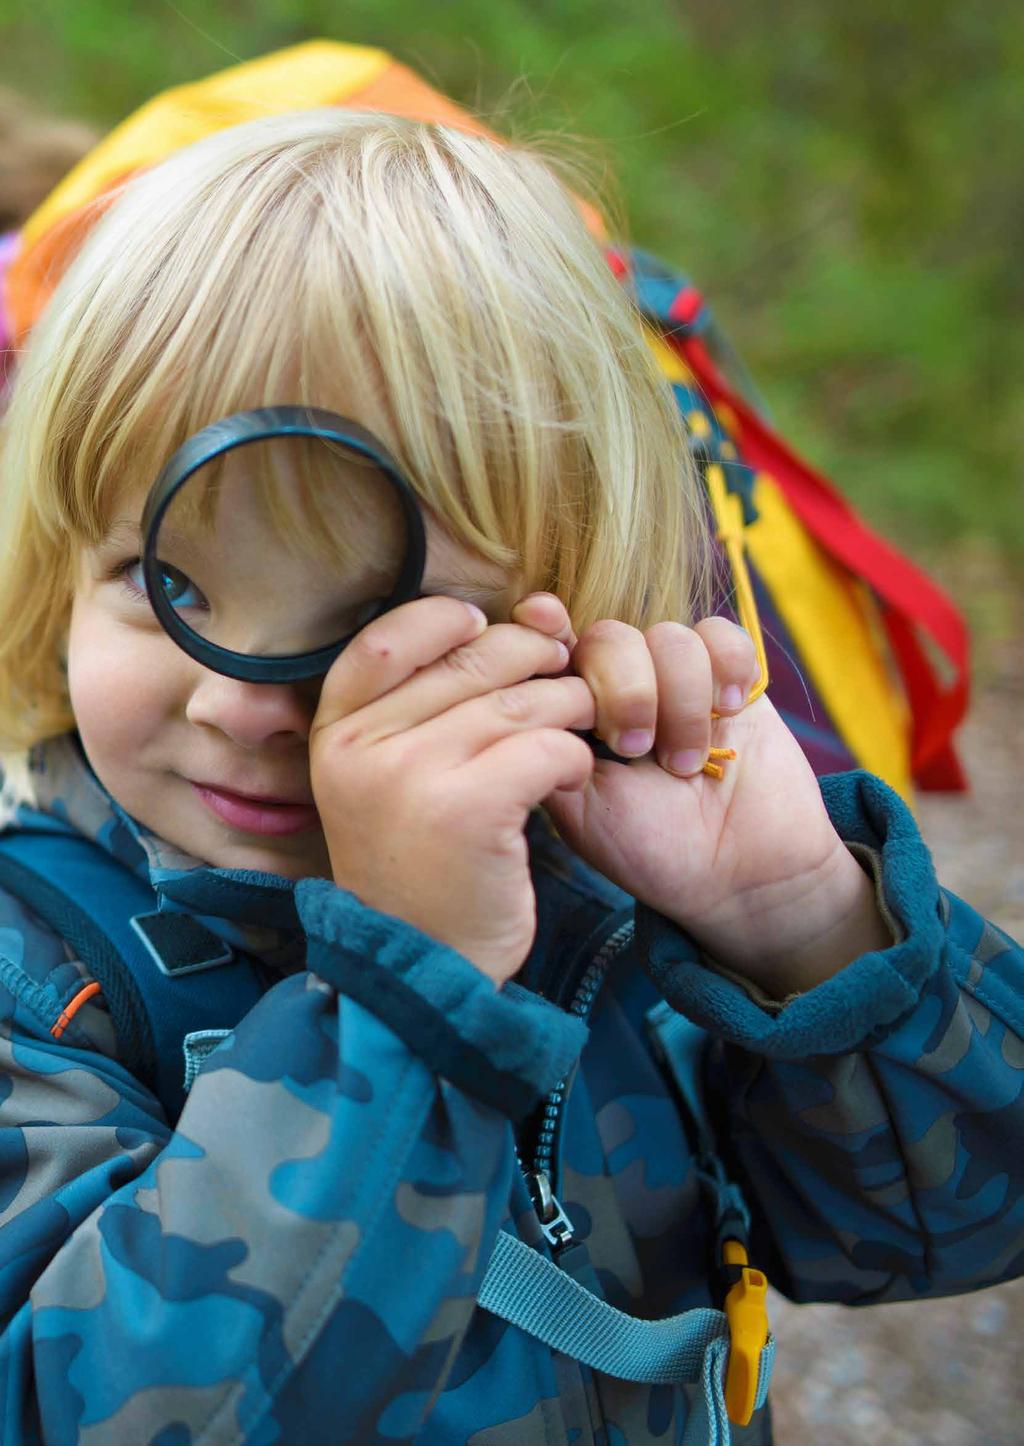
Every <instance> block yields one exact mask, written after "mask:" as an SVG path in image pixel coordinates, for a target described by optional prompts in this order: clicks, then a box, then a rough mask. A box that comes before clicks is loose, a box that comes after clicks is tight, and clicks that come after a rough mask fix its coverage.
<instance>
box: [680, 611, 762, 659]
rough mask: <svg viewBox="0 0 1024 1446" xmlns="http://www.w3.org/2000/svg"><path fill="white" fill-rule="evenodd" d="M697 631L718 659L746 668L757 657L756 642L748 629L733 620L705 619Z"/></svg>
mask: <svg viewBox="0 0 1024 1446" xmlns="http://www.w3.org/2000/svg"><path fill="white" fill-rule="evenodd" d="M695 631H696V632H697V634H698V635H699V636H700V637H701V638H702V639H703V641H704V643H705V645H706V646H707V647H708V648H709V649H711V650H712V651H713V652H714V654H715V656H716V658H721V659H722V660H723V661H728V662H733V661H735V662H738V663H739V664H740V665H741V666H743V667H746V666H747V665H748V664H749V663H750V662H751V661H752V660H753V658H754V656H755V652H756V650H755V648H754V640H753V638H752V637H751V636H750V634H749V633H748V632H747V630H746V628H742V627H740V625H739V623H734V622H733V621H732V619H731V618H704V619H703V620H702V621H701V622H699V623H698V624H697V626H696V629H695Z"/></svg>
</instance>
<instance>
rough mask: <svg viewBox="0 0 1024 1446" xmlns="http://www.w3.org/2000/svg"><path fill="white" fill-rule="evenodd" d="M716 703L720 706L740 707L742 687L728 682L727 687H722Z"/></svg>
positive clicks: (741, 703)
mask: <svg viewBox="0 0 1024 1446" xmlns="http://www.w3.org/2000/svg"><path fill="white" fill-rule="evenodd" d="M718 703H719V707H721V708H742V706H743V689H742V688H741V687H740V685H739V684H738V683H730V684H729V686H728V687H727V688H723V689H722V695H721V697H720V698H719V700H718Z"/></svg>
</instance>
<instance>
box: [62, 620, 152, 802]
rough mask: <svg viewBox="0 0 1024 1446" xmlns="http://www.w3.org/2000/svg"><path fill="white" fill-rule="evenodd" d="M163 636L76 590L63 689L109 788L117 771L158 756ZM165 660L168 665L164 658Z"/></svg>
mask: <svg viewBox="0 0 1024 1446" xmlns="http://www.w3.org/2000/svg"><path fill="white" fill-rule="evenodd" d="M168 649H169V650H170V652H171V653H175V652H176V651H177V650H176V649H175V648H174V644H173V643H171V642H170V640H169V639H167V638H164V637H163V635H162V634H160V635H159V636H158V635H156V634H155V633H151V632H149V631H145V630H143V629H140V628H134V627H130V626H126V625H125V624H124V623H123V622H121V621H119V620H117V619H116V618H115V617H114V616H111V615H110V614H109V613H108V612H106V611H105V610H104V609H103V608H102V607H101V606H100V605H98V604H97V603H96V601H95V600H93V599H91V598H89V597H88V596H85V597H76V599H75V603H74V605H73V607H72V612H71V624H70V628H69V633H68V690H69V693H70V698H71V707H72V710H73V712H74V715H75V722H76V724H77V725H78V730H79V733H80V735H81V738H82V743H83V745H84V747H85V751H86V754H87V755H88V757H89V759H90V761H91V763H92V765H93V767H94V768H95V769H96V771H97V773H98V774H99V775H100V778H101V780H102V781H103V782H104V784H105V785H106V787H107V788H108V789H110V791H111V792H113V793H114V794H115V796H116V795H117V791H118V790H117V788H116V787H114V786H113V785H114V784H115V782H116V780H117V778H118V777H119V776H122V775H125V774H128V773H130V772H132V771H133V770H134V769H135V768H138V767H139V766H140V765H142V766H145V763H146V762H147V760H148V761H149V762H151V763H155V762H157V761H158V757H157V756H158V754H159V752H160V744H161V733H162V730H163V729H164V726H165V725H166V724H167V723H168V722H169V721H170V719H171V718H173V716H174V708H175V699H174V678H175V675H176V669H175V668H174V666H173V664H174V661H175V660H174V659H173V658H168V657H167V651H168ZM168 664H170V666H168Z"/></svg>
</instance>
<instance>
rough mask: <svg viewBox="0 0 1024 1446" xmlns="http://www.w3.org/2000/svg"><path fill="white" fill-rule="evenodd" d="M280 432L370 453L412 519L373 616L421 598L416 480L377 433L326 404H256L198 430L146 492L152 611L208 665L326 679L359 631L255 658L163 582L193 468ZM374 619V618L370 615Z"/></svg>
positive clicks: (287, 678) (244, 674)
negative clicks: (208, 626) (181, 604)
mask: <svg viewBox="0 0 1024 1446" xmlns="http://www.w3.org/2000/svg"><path fill="white" fill-rule="evenodd" d="M274 437H319V438H321V439H323V440H324V441H329V442H338V443H340V444H341V445H342V446H344V447H347V448H348V449H349V450H350V451H353V452H358V453H359V454H360V455H361V456H363V457H366V458H368V459H369V460H370V461H371V462H373V463H374V464H375V465H376V466H377V467H379V468H380V470H381V471H382V472H383V473H384V474H385V476H386V477H387V478H388V480H389V481H390V482H392V483H393V484H394V487H395V489H396V490H397V492H398V496H399V500H400V501H401V504H402V511H403V514H404V517H405V524H406V549H405V559H404V561H403V564H402V570H401V572H400V573H399V575H398V579H397V581H396V583H395V586H394V589H393V590H392V592H391V594H390V596H389V597H387V598H385V599H384V601H383V602H382V603H381V605H380V607H379V608H378V609H377V611H376V612H375V613H374V614H373V617H380V615H381V614H382V613H385V612H388V611H389V610H390V609H391V608H394V607H398V605H399V604H400V603H403V602H410V601H411V600H412V599H413V598H415V597H418V596H419V593H420V585H421V583H422V581H423V568H424V565H425V561H426V555H427V540H426V532H425V530H424V527H423V516H422V513H421V512H420V508H419V503H418V502H417V500H416V494H415V492H414V491H413V489H412V486H411V485H410V483H409V481H408V479H407V478H406V477H405V475H404V474H403V472H402V471H401V469H400V468H399V466H398V463H397V462H396V461H395V459H394V457H392V455H391V453H390V452H389V451H388V450H387V448H386V447H385V446H384V445H383V444H382V443H381V442H380V441H379V440H378V438H377V437H375V436H374V435H373V433H372V432H369V431H367V429H366V428H365V427H362V426H360V425H359V423H358V422H354V421H352V419H351V418H349V417H342V416H340V415H339V414H338V413H337V412H328V411H324V410H323V409H322V408H320V407H300V406H284V405H282V406H276V407H256V408H253V409H252V410H251V411H247V412H235V413H233V414H232V415H231V416H230V417H223V418H222V419H221V420H220V421H219V422H214V423H212V424H211V425H210V426H209V427H204V428H203V429H202V431H201V432H196V433H195V434H194V435H193V436H191V437H189V439H188V441H187V442H185V443H183V445H182V446H180V447H179V448H178V450H177V451H176V452H175V453H174V455H173V456H172V457H171V458H170V459H169V460H168V462H167V463H166V464H165V466H164V467H163V469H162V471H161V472H160V475H159V476H158V477H157V479H156V481H155V482H154V483H153V486H152V487H151V488H150V491H149V496H148V497H147V498H146V506H145V508H144V510H143V513H142V534H143V538H144V545H143V556H142V574H143V577H144V579H145V583H146V592H147V593H148V594H149V601H150V604H151V606H152V608H153V611H154V612H155V613H156V615H157V618H158V619H159V620H160V624H161V626H162V627H163V629H164V631H165V632H166V633H168V634H169V636H170V637H171V638H172V639H173V640H174V642H176V643H177V645H178V646H179V647H180V648H181V649H182V650H183V651H184V652H186V653H188V655H189V657H191V658H195V660H196V661H197V662H199V663H202V664H203V665H204V667H207V668H212V669H213V671H214V672H215V673H221V674H223V675H224V676H225V677H228V678H239V679H241V680H242V681H243V682H247V683H295V682H299V681H301V680H303V679H305V678H316V677H321V676H322V675H323V674H324V673H326V672H327V670H328V669H329V668H330V666H331V664H332V663H333V662H334V660H335V658H336V657H337V656H338V654H339V653H340V652H341V651H342V650H343V649H344V648H345V647H346V645H347V644H348V643H349V642H350V641H351V640H352V638H354V637H355V632H352V633H349V634H347V635H346V636H345V637H344V638H341V639H340V640H338V641H337V642H334V643H329V644H328V645H327V646H326V647H323V648H315V649H313V650H311V651H310V652H308V653H279V654H273V653H272V654H268V655H266V656H264V657H253V656H251V655H250V654H248V653H236V652H234V651H233V650H232V649H231V648H222V647H220V646H218V644H216V643H211V642H209V641H208V640H207V639H206V638H204V637H202V636H200V634H199V633H197V632H196V631H195V629H194V628H190V627H189V625H188V623H186V622H185V621H184V620H183V619H182V617H181V616H180V614H179V613H177V612H176V611H175V609H174V608H173V607H172V605H171V603H170V602H169V601H168V598H167V594H166V592H165V591H164V589H163V587H162V586H161V585H160V583H161V574H160V567H159V562H158V559H157V551H156V548H157V539H158V537H159V534H160V524H161V523H162V521H163V519H164V515H165V514H166V512H167V509H168V507H169V506H170V505H171V503H172V501H173V500H174V498H175V496H176V495H177V493H178V492H179V491H180V490H181V488H182V487H184V485H185V483H186V482H187V481H188V480H189V478H190V477H191V476H192V475H193V473H195V472H198V471H199V469H200V467H205V466H206V464H207V463H208V462H212V461H213V460H214V458H216V457H220V456H223V455H224V453H225V452H231V451H233V450H234V449H235V448H236V447H244V446H247V445H248V444H249V443H250V442H264V441H270V440H271V439H273V438H274ZM369 621H372V619H369V618H368V619H367V622H369ZM361 626H362V627H365V626H366V624H365V623H364V624H362V625H361ZM356 631H358V629H357V630H356Z"/></svg>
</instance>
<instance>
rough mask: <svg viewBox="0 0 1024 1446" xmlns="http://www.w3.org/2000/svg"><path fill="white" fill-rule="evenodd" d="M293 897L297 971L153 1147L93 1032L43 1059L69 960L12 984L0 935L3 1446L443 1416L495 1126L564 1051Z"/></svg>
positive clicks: (308, 1437) (138, 1105)
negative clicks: (301, 956) (439, 1403)
mask: <svg viewBox="0 0 1024 1446" xmlns="http://www.w3.org/2000/svg"><path fill="white" fill-rule="evenodd" d="M296 898H297V903H298V906H299V913H300V917H301V919H302V922H303V927H304V928H305V931H306V934H307V938H308V962H309V964H310V966H311V969H310V970H309V971H304V972H302V973H300V974H296V975H293V976H291V977H289V978H286V979H283V980H282V981H281V982H280V983H278V984H276V985H275V986H274V987H273V988H272V989H271V990H270V991H269V992H268V993H267V994H266V995H265V996H264V997H263V999H262V1000H261V1001H260V1002H259V1004H258V1005H256V1007H255V1008H254V1009H252V1010H251V1011H250V1013H249V1014H248V1015H247V1016H246V1018H245V1019H244V1020H243V1021H242V1023H241V1024H240V1025H239V1027H238V1028H237V1030H236V1031H235V1032H234V1033H233V1034H232V1035H230V1036H229V1037H228V1038H227V1039H226V1040H225V1042H224V1044H223V1045H222V1046H221V1047H220V1048H219V1049H217V1050H216V1051H214V1053H213V1054H212V1055H211V1056H210V1057H209V1058H208V1060H207V1061H206V1062H205V1064H204V1065H203V1067H202V1069H201V1070H200V1072H199V1074H198V1077H197V1078H196V1081H195V1083H194V1085H193V1087H192V1090H191V1093H190V1094H189V1096H188V1099H187V1102H186V1105H185V1108H184V1111H183V1112H182V1115H181V1117H180V1120H179V1121H178V1124H177V1128H176V1129H172V1128H170V1127H169V1126H168V1124H167V1122H166V1120H165V1119H164V1118H163V1116H162V1114H161V1112H160V1107H159V1105H158V1104H157V1102H156V1100H155V1099H154V1098H153V1097H152V1096H151V1095H150V1094H148V1092H147V1091H145V1090H144V1089H143V1088H142V1087H141V1086H140V1085H139V1084H138V1082H137V1081H136V1080H135V1079H133V1078H132V1076H131V1075H130V1074H128V1073H127V1072H126V1071H125V1069H124V1068H123V1067H122V1066H121V1065H120V1064H119V1063H118V1062H117V1060H116V1059H115V1058H113V1057H112V1054H111V1053H109V1052H104V1050H103V1048H101V1047H98V1045H97V1041H98V1040H101V1039H102V1038H103V1035H104V1029H105V1028H106V1016H105V1015H102V1013H101V1011H99V1010H97V1009H95V1008H94V1006H91V1005H90V1006H89V1007H88V1008H85V1009H83V1010H82V1011H81V1013H80V1015H78V1016H76V1019H75V1020H74V1021H72V1023H71V1024H69V1025H68V1026H67V1028H66V1030H65V1032H64V1034H63V1036H62V1038H61V1039H60V1040H59V1041H58V1040H55V1039H54V1038H53V1037H52V1035H51V1033H50V1025H51V1024H52V1021H53V1019H54V1018H55V1017H56V1013H57V1008H58V1007H59V1005H60V1002H61V1001H60V999H59V998H58V996H57V994H56V993H55V988H54V980H55V979H56V980H57V981H58V982H60V980H61V979H63V977H64V976H63V975H61V967H62V968H64V969H65V970H66V968H67V961H66V960H62V966H61V967H58V968H56V969H54V970H49V971H46V970H44V971H42V974H41V975H40V973H39V972H38V971H37V972H36V975H35V977H33V971H32V970H31V968H28V967H26V962H25V960H24V959H23V958H22V957H21V955H22V953H23V948H24V945H25V943H26V940H27V937H28V936H27V935H26V934H25V933H23V932H22V933H19V931H17V930H14V929H11V928H8V929H0V951H2V953H0V1439H2V1440H3V1441H4V1442H5V1443H11V1446H13V1443H22V1442H37V1441H43V1442H47V1443H51V1442H52V1443H57V1442H59V1443H64V1442H70V1441H76V1442H82V1443H109V1442H111V1441H149V1440H151V1439H156V1438H157V1437H159V1439H161V1440H163V1439H165V1438H164V1434H163V1433H165V1432H166V1433H167V1435H166V1439H167V1440H170V1439H172V1437H173V1439H175V1440H177V1439H179V1435H180V1438H181V1439H182V1440H184V1439H186V1438H187V1439H189V1440H191V1439H193V1438H196V1439H198V1437H199V1436H200V1435H201V1436H202V1439H203V1440H210V1441H214V1440H216V1441H237V1440H242V1439H245V1440H249V1439H252V1440H268V1441H269V1440H284V1441H303V1442H310V1443H316V1442H319V1441H326V1440H328V1439H330V1440H342V1441H355V1440H369V1439H371V1438H372V1439H376V1438H377V1436H378V1435H381V1436H386V1437H388V1438H392V1437H394V1438H398V1439H407V1438H409V1437H412V1436H413V1435H414V1434H415V1432H416V1430H417V1427H418V1424H419V1422H420V1421H421V1420H422V1418H423V1416H424V1415H425V1413H426V1411H427V1409H428V1407H429V1403H430V1402H431V1400H432V1399H433V1397H434V1394H435V1393H436V1392H437V1391H438V1390H440V1389H441V1387H442V1385H443V1383H444V1379H445V1376H446V1374H447V1372H448V1370H449V1369H450V1367H451V1364H452V1361H453V1359H454V1356H455V1354H456V1351H457V1348H458V1344H459V1342H460V1340H461V1338H462V1336H463V1334H464V1332H465V1329H466V1326H467V1324H468V1322H469V1318H470V1316H471V1314H472V1311H473V1309H474V1305H475V1297H476V1291H477V1287H478V1285H479V1283H480V1280H481V1277H482V1275H483V1272H484V1270H485V1268H486V1265H487V1261H488V1257H489V1255H490V1250H491V1247H492V1244H493V1242H494V1239H495V1237H496V1234H497V1232H498V1230H499V1228H500V1227H501V1225H502V1224H503V1222H504V1220H505V1217H506V1215H507V1212H508V1198H509V1181H510V1174H511V1171H512V1170H513V1169H514V1168H515V1156H514V1148H513V1140H512V1130H511V1125H510V1118H511V1117H514V1116H515V1115H517V1114H520V1113H522V1112H524V1111H525V1110H527V1109H529V1108H530V1107H531V1106H532V1104H533V1103H534V1101H535V1100H536V1099H537V1098H538V1097H539V1095H540V1094H542V1093H543V1092H544V1091H546V1090H547V1089H549V1088H551V1087H552V1086H553V1085H554V1083H555V1082H556V1081H557V1080H558V1079H559V1078H561V1077H562V1075H563V1074H564V1073H565V1072H566V1070H567V1069H568V1068H569V1067H570V1066H571V1064H572V1062H573V1061H574V1059H575V1058H576V1056H577V1055H578V1053H579V1050H580V1048H581V1047H582V1043H583V1040H584V1038H585V1035H586V1030H585V1028H584V1027H583V1026H582V1025H581V1024H580V1022H579V1021H578V1020H575V1019H572V1018H570V1017H569V1016H568V1015H567V1014H564V1013H563V1012H562V1011H560V1010H557V1009H555V1008H554V1007H553V1006H551V1005H549V1004H547V1003H545V1002H544V1001H543V1000H540V999H537V998H535V997H534V996H532V995H528V994H527V993H526V991H524V990H521V989H519V988H518V986H516V985H514V984H512V985H507V986H506V987H505V988H504V989H503V990H501V991H500V992H499V991H498V990H496V989H495V988H494V986H493V985H492V984H491V982H490V981H489V980H487V979H486V978H485V977H484V976H483V975H482V974H480V973H478V971H477V970H476V969H474V968H473V967H472V966H471V965H470V964H469V963H468V961H466V960H465V959H463V958H462V956H460V955H458V954H456V953H454V952H453V951H451V950H448V949H446V948H444V947H443V946H441V945H439V944H437V943H436V942H435V941H433V940H431V939H429V938H428V937H427V936H425V935H422V934H420V933H419V932H418V931H416V930H415V929H413V928H411V927H410V926H408V925H406V924H404V923H402V922H401V921H399V920H397V919H394V918H391V917H389V916H386V915H382V914H377V913H375V912H374V911H372V910H369V909H367V908H365V907H363V906H362V905H361V904H360V903H359V902H358V901H357V900H356V899H355V898H354V897H353V896H352V895H349V894H346V893H345V892H344V891H342V890H340V889H337V888H335V887H334V886H333V885H332V884H330V883H328V882H326V881H324V880H306V881H304V882H303V883H301V884H300V885H298V887H297V892H296ZM38 932H39V931H38V930H37V931H36V934H37V937H38ZM49 938H50V942H51V946H52V944H53V943H54V942H55V941H54V940H53V936H52V935H51V936H49ZM79 982H80V981H79ZM90 1013H91V1014H92V1018H93V1025H92V1026H90V1024H89V1018H88V1016H89V1015H90ZM90 1028H92V1029H93V1034H92V1035H90Z"/></svg>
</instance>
